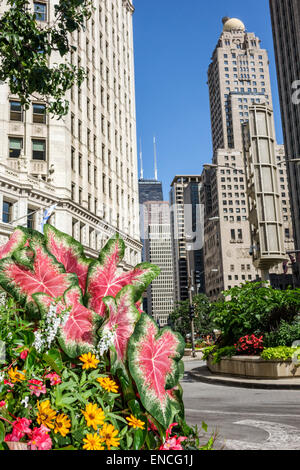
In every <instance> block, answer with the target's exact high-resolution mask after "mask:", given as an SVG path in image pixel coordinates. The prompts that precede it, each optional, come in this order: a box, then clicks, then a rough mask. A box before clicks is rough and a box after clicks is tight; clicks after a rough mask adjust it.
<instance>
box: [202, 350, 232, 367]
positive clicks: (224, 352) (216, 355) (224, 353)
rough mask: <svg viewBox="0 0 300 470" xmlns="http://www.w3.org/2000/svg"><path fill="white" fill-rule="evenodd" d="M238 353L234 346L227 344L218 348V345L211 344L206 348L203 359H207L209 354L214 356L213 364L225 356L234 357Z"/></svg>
mask: <svg viewBox="0 0 300 470" xmlns="http://www.w3.org/2000/svg"><path fill="white" fill-rule="evenodd" d="M235 355H236V348H235V347H234V346H225V347H224V348H218V347H217V346H210V347H208V348H205V350H204V355H203V358H202V359H203V360H204V361H206V360H207V359H208V357H209V356H211V357H212V362H213V364H218V363H219V362H220V361H221V359H222V358H223V357H232V356H235Z"/></svg>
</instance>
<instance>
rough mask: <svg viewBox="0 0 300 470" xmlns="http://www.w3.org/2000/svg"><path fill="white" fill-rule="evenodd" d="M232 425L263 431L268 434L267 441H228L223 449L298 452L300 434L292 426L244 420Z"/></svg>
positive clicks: (299, 448)
mask: <svg viewBox="0 0 300 470" xmlns="http://www.w3.org/2000/svg"><path fill="white" fill-rule="evenodd" d="M233 424H238V425H240V426H251V427H252V426H253V427H255V428H259V429H263V430H264V431H266V432H267V433H268V434H269V437H268V439H267V440H266V441H265V442H262V443H256V442H255V443H254V442H245V441H236V440H228V441H226V444H225V449H228V450H300V433H299V430H298V429H297V428H295V427H294V426H287V425H285V424H280V423H269V422H267V421H255V420H252V419H245V420H244V421H237V422H235V423H233Z"/></svg>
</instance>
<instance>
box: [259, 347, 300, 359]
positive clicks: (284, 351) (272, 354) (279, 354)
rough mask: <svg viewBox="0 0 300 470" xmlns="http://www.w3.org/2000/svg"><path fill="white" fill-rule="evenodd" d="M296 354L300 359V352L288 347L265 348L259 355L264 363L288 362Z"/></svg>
mask: <svg viewBox="0 0 300 470" xmlns="http://www.w3.org/2000/svg"><path fill="white" fill-rule="evenodd" d="M296 351H297V353H298V357H300V350H299V348H298V349H297V348H290V347H288V346H278V347H277V348H266V349H264V350H263V352H262V353H261V358H262V359H264V360H265V361H274V360H282V361H289V360H291V359H292V358H293V356H294V355H295V353H296Z"/></svg>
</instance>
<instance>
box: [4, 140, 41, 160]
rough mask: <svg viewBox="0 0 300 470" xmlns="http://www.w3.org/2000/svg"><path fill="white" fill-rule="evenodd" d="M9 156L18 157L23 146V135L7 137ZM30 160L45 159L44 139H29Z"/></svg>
mask: <svg viewBox="0 0 300 470" xmlns="http://www.w3.org/2000/svg"><path fill="white" fill-rule="evenodd" d="M8 147H9V157H10V158H19V156H20V154H21V151H22V148H23V137H9V138H8ZM31 158H32V160H46V141H45V140H42V139H31Z"/></svg>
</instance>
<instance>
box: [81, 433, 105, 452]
mask: <svg viewBox="0 0 300 470" xmlns="http://www.w3.org/2000/svg"><path fill="white" fill-rule="evenodd" d="M83 442H86V444H84V446H83V449H85V450H104V447H103V446H102V445H101V441H100V437H99V436H98V434H97V433H96V432H95V434H87V436H86V439H83Z"/></svg>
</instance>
